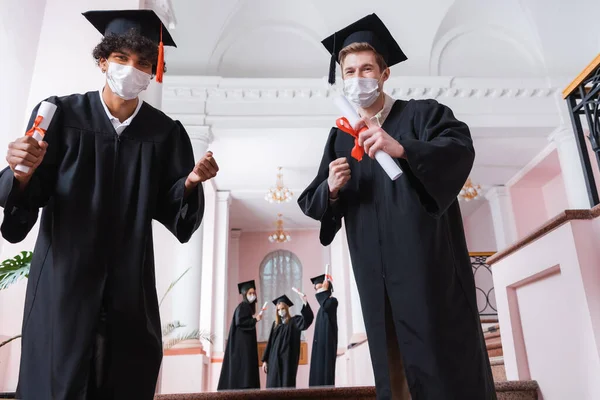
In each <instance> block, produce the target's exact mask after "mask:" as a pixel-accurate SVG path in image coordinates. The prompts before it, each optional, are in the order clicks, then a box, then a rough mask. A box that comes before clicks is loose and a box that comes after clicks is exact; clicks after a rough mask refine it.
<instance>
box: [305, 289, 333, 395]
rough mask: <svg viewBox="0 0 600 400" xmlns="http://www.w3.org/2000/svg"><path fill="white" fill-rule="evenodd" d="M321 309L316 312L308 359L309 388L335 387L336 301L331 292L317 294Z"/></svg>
mask: <svg viewBox="0 0 600 400" xmlns="http://www.w3.org/2000/svg"><path fill="white" fill-rule="evenodd" d="M317 301H318V302H319V304H320V306H321V308H319V311H318V312H317V320H316V322H315V335H314V338H313V345H312V355H311V358H310V376H309V378H308V385H309V386H335V361H336V359H337V346H338V324H337V308H338V301H337V299H336V298H335V297H331V292H330V291H329V290H328V291H325V292H321V293H317Z"/></svg>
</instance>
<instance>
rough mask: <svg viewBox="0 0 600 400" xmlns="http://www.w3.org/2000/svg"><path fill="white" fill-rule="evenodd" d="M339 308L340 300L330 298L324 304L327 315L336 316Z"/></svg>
mask: <svg viewBox="0 0 600 400" xmlns="http://www.w3.org/2000/svg"><path fill="white" fill-rule="evenodd" d="M337 308H338V300H337V299H336V298H335V297H330V298H328V299H327V300H326V301H325V302H324V303H323V309H324V310H325V312H326V313H327V314H330V315H331V314H334V313H335V312H336V311H337Z"/></svg>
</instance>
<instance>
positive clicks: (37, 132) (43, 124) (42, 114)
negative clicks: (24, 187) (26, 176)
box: [15, 101, 56, 173]
mask: <svg viewBox="0 0 600 400" xmlns="http://www.w3.org/2000/svg"><path fill="white" fill-rule="evenodd" d="M55 112H56V105H54V104H52V103H50V102H47V101H42V103H41V104H40V107H39V108H38V113H37V116H36V117H35V120H34V122H33V126H32V127H31V129H30V130H28V131H27V132H26V133H25V135H26V136H31V137H33V138H34V139H35V140H37V141H38V142H39V141H41V140H43V139H44V136H45V135H46V130H48V127H49V126H50V122H52V118H53V117H54V113H55ZM15 169H16V170H17V171H21V172H25V173H28V172H29V167H28V166H26V165H21V164H19V165H17V166H16V167H15Z"/></svg>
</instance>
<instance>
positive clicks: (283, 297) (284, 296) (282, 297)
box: [273, 294, 294, 307]
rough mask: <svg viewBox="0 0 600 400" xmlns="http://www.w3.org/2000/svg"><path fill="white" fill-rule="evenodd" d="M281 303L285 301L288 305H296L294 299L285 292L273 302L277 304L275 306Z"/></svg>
mask: <svg viewBox="0 0 600 400" xmlns="http://www.w3.org/2000/svg"><path fill="white" fill-rule="evenodd" d="M279 303H285V304H287V305H288V307H293V306H294V303H292V301H291V300H290V299H289V298H288V297H287V296H286V295H285V294H284V295H283V296H279V297H278V298H276V299H275V300H273V304H275V306H277V304H279Z"/></svg>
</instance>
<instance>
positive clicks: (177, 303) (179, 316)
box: [172, 127, 210, 347]
mask: <svg viewBox="0 0 600 400" xmlns="http://www.w3.org/2000/svg"><path fill="white" fill-rule="evenodd" d="M191 130H192V132H193V133H194V134H193V136H192V138H191V141H192V146H193V148H194V153H195V154H194V157H195V159H196V160H198V159H199V155H200V154H204V153H205V152H206V149H207V148H208V144H209V143H210V135H209V131H208V130H207V129H202V128H201V127H191ZM205 186H206V185H205ZM205 201H206V199H205ZM205 218H206V216H203V225H204V219H205ZM208 218H210V216H208ZM202 239H203V226H202V225H201V226H200V227H199V228H198V230H197V231H196V232H195V233H194V234H193V235H192V237H191V238H190V240H189V241H188V242H187V243H184V244H178V246H177V247H176V249H174V250H175V251H176V253H175V257H174V258H175V263H174V265H173V266H172V268H173V275H172V279H173V280H175V279H177V278H178V277H179V276H181V274H183V273H184V272H185V271H186V270H187V269H190V270H189V271H188V272H187V273H186V274H185V276H184V277H183V278H182V279H181V280H180V281H179V282H178V283H177V286H176V288H175V289H173V292H172V296H173V303H172V307H173V308H172V318H173V320H174V321H180V322H181V323H183V324H184V325H185V328H181V329H180V330H179V331H178V333H183V332H191V331H192V330H195V329H199V327H200V294H201V289H202V265H203V263H202V261H203V244H202V242H203V240H202ZM196 345H201V344H200V343H196ZM189 346H193V344H192V343H186V347H189Z"/></svg>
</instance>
